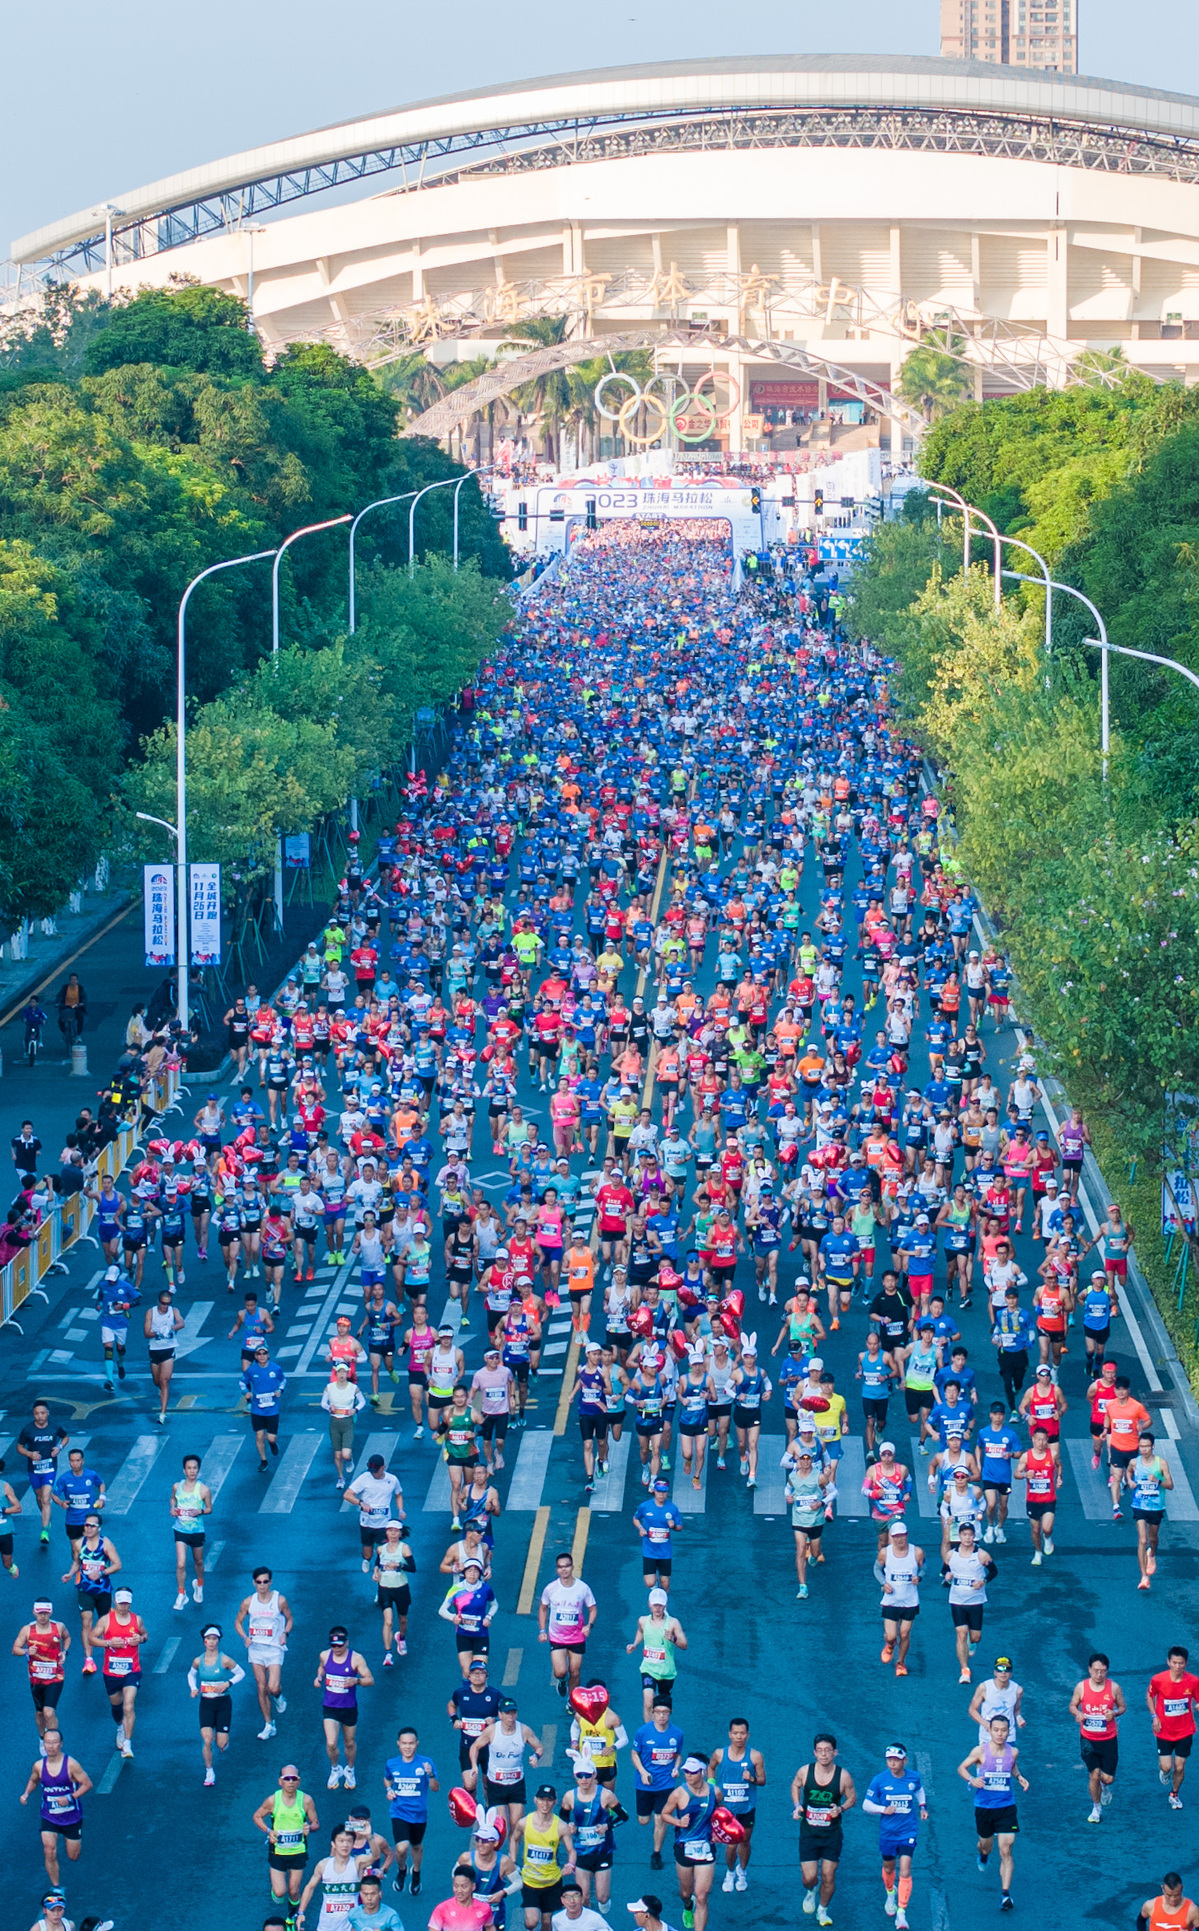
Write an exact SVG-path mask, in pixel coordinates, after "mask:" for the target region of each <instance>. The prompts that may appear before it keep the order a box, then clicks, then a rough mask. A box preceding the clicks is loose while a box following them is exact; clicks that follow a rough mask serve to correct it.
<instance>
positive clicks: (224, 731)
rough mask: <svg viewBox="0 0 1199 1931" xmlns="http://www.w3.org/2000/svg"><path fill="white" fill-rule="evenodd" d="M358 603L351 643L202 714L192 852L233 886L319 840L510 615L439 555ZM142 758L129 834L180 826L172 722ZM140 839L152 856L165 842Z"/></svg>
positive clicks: (285, 653) (192, 728)
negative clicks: (317, 829)
mask: <svg viewBox="0 0 1199 1931" xmlns="http://www.w3.org/2000/svg"><path fill="white" fill-rule="evenodd" d="M464 494H465V492H464ZM361 598H362V609H363V612H364V615H363V620H362V622H361V623H360V625H359V627H358V629H357V630H356V631H355V633H354V635H353V636H352V637H347V636H344V635H338V636H336V637H334V638H332V639H325V638H322V637H320V636H319V635H317V634H316V633H313V634H312V635H311V636H310V637H309V639H308V640H307V641H306V642H304V643H300V644H296V645H292V646H290V647H288V648H286V649H283V650H281V651H280V652H279V655H278V657H277V658H268V659H267V660H266V661H265V662H263V663H261V664H259V665H258V666H257V667H256V668H255V670H254V671H253V672H252V674H250V675H249V676H246V677H243V678H242V679H240V680H239V681H238V682H237V683H236V684H235V685H233V686H232V687H231V688H230V689H229V690H228V691H226V692H225V693H223V694H222V695H221V696H220V697H218V698H216V699H214V700H213V701H212V702H211V703H208V704H204V705H197V706H194V707H193V709H192V712H191V715H190V717H189V721H188V728H187V772H188V778H187V783H188V819H187V822H188V846H189V850H190V852H191V854H192V856H193V857H194V858H196V859H197V860H203V859H208V860H216V861H219V862H220V863H221V864H222V865H223V866H224V867H225V868H226V872H227V874H228V876H227V879H226V885H227V887H229V888H230V889H232V885H233V883H234V881H238V882H241V883H243V884H244V883H245V882H246V881H252V880H253V879H255V878H259V877H262V876H264V875H265V873H266V872H267V871H269V870H270V868H271V866H272V865H273V863H274V852H275V840H276V838H277V836H278V835H279V834H280V833H281V832H283V833H286V832H293V831H311V830H312V829H313V827H314V826H315V825H316V824H317V822H318V820H319V819H321V818H322V817H323V816H325V815H326V814H327V813H329V812H332V811H334V810H337V809H338V808H339V807H340V806H341V805H342V804H343V803H344V801H345V799H346V798H347V797H348V796H349V794H350V793H351V792H361V791H362V790H364V789H365V788H366V785H367V783H368V781H369V779H370V777H371V776H372V775H373V774H374V773H375V772H378V771H380V770H382V769H384V768H386V767H387V766H388V765H391V764H394V763H396V762H397V761H398V760H399V759H400V758H401V757H402V755H403V752H404V750H405V748H406V746H407V744H408V742H409V739H410V736H411V728H412V720H413V715H414V713H415V712H416V711H417V710H418V709H420V708H421V707H422V706H425V705H431V706H436V705H439V704H443V703H445V702H447V701H448V700H449V699H450V698H452V697H453V696H454V694H455V693H456V692H457V691H458V690H459V689H460V687H461V686H462V685H463V684H464V683H466V682H467V681H468V680H469V679H470V678H471V677H472V676H473V675H474V674H475V672H476V671H477V669H478V667H479V664H480V662H481V661H482V659H483V657H484V656H485V655H486V654H487V652H488V651H490V650H492V649H493V648H494V646H495V643H496V640H497V638H498V637H499V635H500V632H501V630H502V629H503V627H504V626H505V624H506V623H507V622H509V620H510V618H511V614H512V606H511V604H510V603H509V601H508V599H507V597H506V596H505V595H504V593H503V591H502V590H501V589H500V587H499V586H498V585H497V584H496V583H495V581H494V579H491V578H487V577H485V576H483V575H482V573H481V572H480V571H479V568H478V565H477V564H476V563H475V562H474V561H473V560H471V561H469V562H467V563H465V564H464V565H463V566H462V567H461V568H460V569H459V570H458V571H457V572H455V571H454V570H453V569H452V568H451V567H450V565H449V564H448V563H447V562H446V561H445V559H444V558H441V557H436V556H435V557H431V558H430V559H429V561H428V562H427V563H424V564H421V565H419V566H418V567H417V568H416V569H415V570H414V571H413V572H412V574H411V575H409V573H408V572H407V571H406V570H403V571H397V570H392V569H388V568H387V567H386V566H384V565H382V564H377V565H375V566H374V568H372V569H371V570H369V571H368V572H367V573H366V575H365V576H364V578H363V581H362V586H361ZM143 753H144V755H143V758H142V759H141V760H140V761H139V762H138V763H136V764H135V765H134V766H133V767H132V769H131V771H130V773H129V776H128V778H127V781H126V784H125V788H124V792H125V804H126V807H127V813H128V816H127V820H126V825H127V829H128V830H129V832H130V834H131V835H134V834H135V832H136V826H135V821H134V820H133V819H132V814H133V813H135V812H138V811H147V812H152V813H153V814H154V815H155V816H156V817H160V818H167V819H168V820H169V819H170V818H171V817H172V814H173V812H174V799H175V727H174V724H173V723H171V724H167V725H163V726H162V727H161V728H160V729H159V730H158V731H156V732H155V733H153V735H152V736H151V737H150V738H149V739H148V740H147V741H146V743H145V745H144V746H143ZM136 835H137V836H138V838H139V842H140V843H141V844H143V845H145V846H147V848H152V847H153V843H154V836H155V835H154V834H152V833H149V832H136Z"/></svg>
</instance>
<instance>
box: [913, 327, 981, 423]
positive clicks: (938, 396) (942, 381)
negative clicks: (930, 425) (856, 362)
mask: <svg viewBox="0 0 1199 1931" xmlns="http://www.w3.org/2000/svg"><path fill="white" fill-rule="evenodd" d="M965 346H966V344H965V342H964V340H963V339H962V337H961V336H960V335H951V334H946V333H945V332H944V331H942V332H941V333H939V334H938V333H936V332H934V333H933V334H931V335H930V336H929V337H928V338H927V340H925V341H924V342H921V343H920V344H919V346H918V347H916V348H914V349H912V351H911V352H910V354H908V355H907V356H906V357H905V358H904V363H903V367H902V368H901V369H900V371H899V381H898V384H897V385H896V386H897V387H898V390H899V393H900V395H901V396H902V397H903V399H904V401H905V402H910V403H911V404H912V406H913V408H916V409H923V410H924V413H925V414H926V415H927V416H928V418H929V420H930V422H938V421H939V420H940V419H941V418H942V417H943V416H947V415H949V414H950V413H951V411H953V410H954V409H956V408H957V407H958V406H959V404H961V403H963V402H965V401H966V399H967V397H968V396H971V395H973V393H974V371H973V369H972V368H971V366H970V364H969V363H968V362H964V361H963V360H962V358H961V351H962V350H963V349H964V348H965Z"/></svg>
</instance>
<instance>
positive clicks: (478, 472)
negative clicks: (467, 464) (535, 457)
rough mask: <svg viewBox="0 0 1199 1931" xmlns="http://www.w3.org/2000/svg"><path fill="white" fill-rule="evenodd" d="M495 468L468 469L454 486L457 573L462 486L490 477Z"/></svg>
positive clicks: (486, 466)
mask: <svg viewBox="0 0 1199 1931" xmlns="http://www.w3.org/2000/svg"><path fill="white" fill-rule="evenodd" d="M494 468H495V464H494V463H484V465H483V467H482V468H481V469H468V470H466V471H465V472H464V474H463V475H461V476H460V477H459V478H458V481H457V483H456V484H455V485H454V569H455V571H457V568H458V498H459V496H460V495H461V494H462V485H463V483H469V481H470V479H471V477H472V476H475V477H478V476H490V474H491V472H492V470H493V469H494ZM413 507H414V508H415V504H414V505H413Z"/></svg>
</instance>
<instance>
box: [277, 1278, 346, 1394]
mask: <svg viewBox="0 0 1199 1931" xmlns="http://www.w3.org/2000/svg"><path fill="white" fill-rule="evenodd" d="M351 1265H352V1263H351V1262H350V1261H346V1263H345V1265H344V1266H342V1267H339V1268H338V1270H337V1272H336V1274H335V1275H334V1276H333V1279H332V1281H331V1282H330V1284H329V1288H328V1291H327V1292H326V1294H325V1297H324V1299H323V1300H322V1302H321V1306H320V1313H319V1314H318V1315H317V1316H316V1318H315V1320H314V1321H313V1324H312V1333H311V1334H310V1335H309V1336H308V1339H307V1340H306V1341H305V1343H304V1345H303V1347H302V1348H301V1349H300V1351H299V1354H300V1358H299V1360H298V1361H297V1362H296V1365H295V1369H294V1372H295V1373H296V1374H307V1372H308V1370H309V1368H310V1367H311V1365H312V1357H313V1355H314V1354H315V1353H316V1351H317V1349H318V1348H319V1347H320V1346H321V1343H322V1342H323V1341H324V1339H325V1336H326V1333H327V1331H328V1328H329V1323H330V1321H331V1319H332V1317H333V1314H334V1311H335V1309H336V1307H337V1303H338V1301H339V1300H340V1299H341V1296H342V1291H343V1289H344V1288H345V1285H346V1283H347V1281H348V1280H349V1278H350V1268H351ZM291 1352H292V1350H291V1348H280V1349H279V1359H280V1360H283V1358H284V1357H285V1356H287V1355H290V1354H291Z"/></svg>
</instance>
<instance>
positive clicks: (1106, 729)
mask: <svg viewBox="0 0 1199 1931" xmlns="http://www.w3.org/2000/svg"><path fill="white" fill-rule="evenodd" d="M1003 574H1004V576H1005V577H1012V578H1014V579H1015V581H1016V582H1017V583H1041V582H1042V581H1044V582H1045V584H1046V585H1047V587H1048V588H1049V589H1050V590H1060V591H1061V593H1062V595H1063V596H1064V597H1077V599H1078V601H1079V603H1083V604H1085V605H1086V607H1087V609H1088V610H1089V611H1090V613H1091V615H1092V617H1094V619H1095V622H1096V624H1097V625H1098V627H1099V636H1098V637H1097V638H1095V637H1088V638H1087V639H1086V640H1085V641H1086V642H1087V643H1089V644H1095V646H1096V648H1097V649H1099V650H1101V651H1102V652H1103V657H1102V659H1101V661H1100V670H1099V717H1100V726H1099V743H1100V749H1101V751H1102V753H1103V782H1104V784H1106V783H1107V758H1108V752H1109V750H1110V749H1111V689H1110V680H1109V677H1108V662H1109V653H1110V652H1111V650H1112V649H1113V648H1114V646H1113V645H1112V644H1109V642H1108V638H1107V625H1106V624H1105V623H1104V621H1103V618H1102V617H1101V616H1100V614H1099V611H1098V610H1097V609H1096V608H1095V605H1094V604H1093V603H1092V602H1091V599H1090V598H1089V597H1084V595H1083V593H1082V591H1081V590H1076V589H1075V588H1074V585H1073V584H1072V583H1058V582H1057V581H1056V579H1055V578H1053V577H1046V578H1045V579H1043V580H1042V578H1040V577H1030V576H1028V575H1027V574H1026V573H1025V572H1024V571H1023V570H1005V571H1004V573H1003ZM1127 654H1128V655H1129V656H1134V657H1135V656H1143V655H1144V654H1145V653H1144V652H1140V651H1130V652H1128V653H1127ZM1156 661H1158V662H1160V663H1163V664H1173V663H1174V660H1173V658H1172V657H1163V658H1160V659H1158V660H1156ZM1174 668H1175V670H1181V669H1182V665H1181V664H1175V665H1174ZM1184 675H1185V673H1184Z"/></svg>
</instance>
